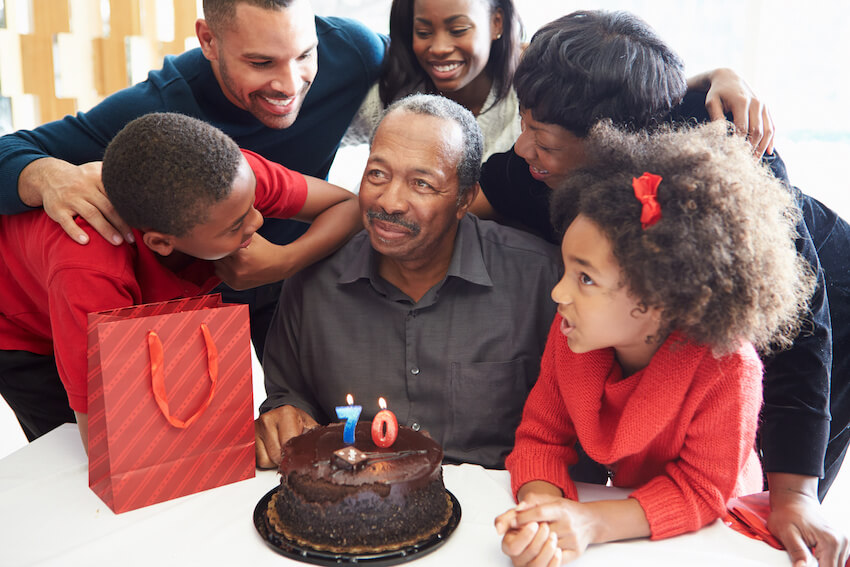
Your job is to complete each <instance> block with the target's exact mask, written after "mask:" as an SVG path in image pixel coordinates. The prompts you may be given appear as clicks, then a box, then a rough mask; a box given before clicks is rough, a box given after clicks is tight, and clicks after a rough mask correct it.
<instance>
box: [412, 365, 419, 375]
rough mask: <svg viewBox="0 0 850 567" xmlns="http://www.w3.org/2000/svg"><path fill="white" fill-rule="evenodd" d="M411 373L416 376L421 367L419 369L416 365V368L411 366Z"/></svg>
mask: <svg viewBox="0 0 850 567" xmlns="http://www.w3.org/2000/svg"><path fill="white" fill-rule="evenodd" d="M410 373H411V374H413V375H414V376H416V375H417V374H419V369H418V368H415V367H414V368H411V369H410Z"/></svg>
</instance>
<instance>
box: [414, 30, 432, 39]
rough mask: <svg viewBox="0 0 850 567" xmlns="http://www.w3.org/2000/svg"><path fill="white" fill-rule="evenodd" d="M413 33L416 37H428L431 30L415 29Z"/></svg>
mask: <svg viewBox="0 0 850 567" xmlns="http://www.w3.org/2000/svg"><path fill="white" fill-rule="evenodd" d="M413 33H415V34H416V37H418V38H419V39H426V38H427V37H428V36H430V35H431V32H429V31H428V30H415V31H414V32H413Z"/></svg>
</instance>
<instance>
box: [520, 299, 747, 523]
mask: <svg viewBox="0 0 850 567" xmlns="http://www.w3.org/2000/svg"><path fill="white" fill-rule="evenodd" d="M560 323H561V317H560V316H556V317H555V321H554V322H553V324H552V327H551V329H550V330H549V339H548V342H547V344H546V350H545V352H544V353H543V360H542V362H541V368H540V378H539V379H538V380H537V384H536V385H535V386H534V388H533V389H532V391H531V394H530V395H529V397H528V401H527V402H526V404H525V409H524V410H523V415H522V422H521V423H520V425H519V428H518V429H517V434H516V445H515V447H514V450H513V452H512V453H511V454H510V456H508V459H507V461H506V463H505V464H506V466H507V468H508V470H509V471H510V473H511V485H512V488H513V491H514V494H515V495H516V492H517V490H519V488H520V487H521V486H522V485H523V484H525V483H527V482H530V481H532V480H545V481H547V482H550V483H552V484H554V485H556V486H558V487H559V488H561V490H563V492H564V496H565V497H567V498H571V499H573V500H577V494H576V488H575V484H573V482H572V480H571V479H570V477H569V474H568V472H567V467H569V466H570V465H571V464H573V463H575V462H576V460H577V457H576V451H575V444H576V440H578V441H579V442H581V446H582V447H583V448H584V450H585V451H586V452H587V454H588V455H589V456H590V457H591V458H592V459H593V460H595V461H596V462H599V463H603V464H606V465H607V466H608V467H609V469H610V470H611V471H612V472H613V479H612V482H613V484H614V485H615V486H622V487H633V488H635V489H636V490H635V491H634V492H632V493H631V497H632V498H635V499H637V501H638V502H639V503H640V505H641V506H642V507H643V509H644V512H645V513H646V517H647V520H648V521H649V526H650V529H651V533H652V536H651V537H652V539H662V538H666V537H671V536H674V535H677V534H681V533H685V532H689V531H694V530H697V529H699V528H701V527H702V526H704V525H706V524H708V523H710V522H712V521H714V520H715V519H717V518H719V517H721V516H722V515H723V514H724V512H725V509H726V501H727V500H728V499H729V498H731V497H733V496H739V495H743V494H749V493H752V492H758V491H760V490H761V482H762V480H761V479H762V476H761V466H760V464H759V460H758V457H757V455H756V453H755V450H754V442H755V436H756V426H757V421H758V413H759V408H760V407H761V376H762V366H761V362H760V360H759V358H758V355H757V354H756V352H755V349H754V348H753V347H752V345H751V344H749V343H746V344H744V345H742V346H741V347H740V348H739V349H738V350H737V351H736V352H734V353H732V354H730V355H727V356H724V357H722V358H719V359H718V358H715V357H714V356H713V355H712V354H711V351H710V349H709V348H708V347H705V346H697V345H694V344H693V343H690V342H685V341H684V340H683V338H682V336H681V335H680V334H678V333H673V334H672V335H671V336H670V337H669V338H668V339H667V341H665V343H664V344H663V345H661V347H660V348H659V349H658V351H657V352H656V353H655V355H654V356H653V357H652V360H651V361H650V363H649V366H647V367H646V368H644V369H643V370H641V371H639V372H637V373H635V374H633V375H632V376H629V377H627V378H625V379H623V377H622V373H621V369H620V366H619V364H617V362H616V360H615V358H614V350H613V349H604V350H597V351H593V352H589V353H586V354H575V353H573V352H572V351H571V350H570V349H569V347H568V346H567V339H566V337H564V336H563V335H562V334H561V332H560V330H559V326H560Z"/></svg>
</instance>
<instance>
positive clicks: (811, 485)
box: [767, 473, 850, 567]
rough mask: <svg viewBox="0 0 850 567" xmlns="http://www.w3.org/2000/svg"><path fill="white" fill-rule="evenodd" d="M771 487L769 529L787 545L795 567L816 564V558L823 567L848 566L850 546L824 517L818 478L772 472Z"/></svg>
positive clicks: (843, 536)
mask: <svg viewBox="0 0 850 567" xmlns="http://www.w3.org/2000/svg"><path fill="white" fill-rule="evenodd" d="M768 484H769V486H770V516H769V517H768V519H767V528H768V529H769V530H770V533H772V534H773V535H774V536H776V539H778V540H779V541H780V542H782V545H784V546H785V549H786V550H787V551H788V555H790V557H791V562H792V564H793V566H794V567H806V566H808V565H814V564H815V561H813V560H812V559H813V558H814V560H816V562H817V563H816V564H817V565H819V566H820V567H844V565H845V564H846V563H847V560H848V557H850V544H848V540H847V536H846V535H845V534H842V533H840V532H838V531H837V530H835V529H833V528H832V527H831V526H829V525H828V524H827V522H826V520H825V519H824V518H823V516H822V515H821V511H820V502H818V498H817V478H814V477H803V476H800V475H793V474H787V473H768Z"/></svg>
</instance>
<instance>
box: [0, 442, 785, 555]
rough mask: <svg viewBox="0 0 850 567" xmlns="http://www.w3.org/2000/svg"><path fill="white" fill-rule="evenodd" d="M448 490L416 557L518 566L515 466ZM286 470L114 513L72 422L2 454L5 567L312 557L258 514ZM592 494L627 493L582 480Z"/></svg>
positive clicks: (465, 476) (454, 481)
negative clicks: (266, 533)
mask: <svg viewBox="0 0 850 567" xmlns="http://www.w3.org/2000/svg"><path fill="white" fill-rule="evenodd" d="M444 477H445V482H446V486H447V488H448V489H449V490H450V491H451V492H452V493H453V494H454V495H455V496H456V497H457V498H458V500H459V501H460V504H461V509H462V518H461V521H460V525H459V526H458V528H457V530H456V531H455V532H454V534H452V536H451V537H450V538H449V540H448V541H447V542H446V543H445V544H444V545H443V546H442V547H440V548H439V549H437V550H435V551H434V552H432V553H430V554H428V555H425V556H423V557H421V558H419V559H416V560H415V561H413V562H411V563H410V565H414V566H415V567H435V566H440V567H442V566H454V565H463V566H465V567H472V566H477V565H487V566H491V565H492V566H504V567H508V566H510V561H509V560H508V559H507V558H506V557H505V556H504V555H502V553H501V551H500V548H499V545H500V539H499V537H498V535H497V534H496V531H495V529H494V528H493V518H494V517H495V516H496V515H497V514H500V513H501V512H503V511H505V510H506V509H508V508H509V507H510V506H512V504H513V501H512V499H511V495H510V488H509V481H508V474H507V473H506V472H505V471H492V470H486V469H483V468H481V467H478V466H473V465H462V466H446V467H444ZM277 484H278V479H277V473H276V472H274V471H257V476H256V478H253V479H249V480H245V481H242V482H238V483H235V484H231V485H228V486H223V487H220V488H215V489H213V490H208V491H206V492H202V493H199V494H193V495H191V496H186V497H183V498H179V499H177V500H172V501H170V502H164V503H161V504H156V505H153V506H149V507H147V508H142V509H140V510H134V511H132V512H126V513H124V514H120V515H115V514H114V513H113V512H112V511H111V510H110V509H109V508H108V507H107V506H106V505H105V504H104V503H103V502H102V501H101V500H100V499H99V498H98V497H97V495H95V494H94V492H92V491H91V490H90V489H89V487H88V464H87V460H86V456H85V453H84V452H83V449H82V445H81V443H80V439H79V434H78V433H77V430H76V427H75V426H73V425H65V426H62V427H60V428H59V429H57V430H55V431H53V432H51V433H49V434H48V435H45V436H44V437H42V438H40V439H39V440H37V441H35V442H34V443H31V444H29V445H28V446H26V447H24V448H23V449H21V450H19V451H17V452H15V453H12V454H11V455H9V456H8V457H6V458H4V459H2V460H0V565H2V566H4V567H5V566H7V565H9V566H23V565H61V566H63V567H65V566H74V565H80V566H87V567H88V566H99V565H109V566H112V565H122V566H123V565H176V566H180V567H186V566H190V565H199V566H203V567H210V566H215V565H228V566H230V565H234V566H259V565H305V564H303V563H299V562H296V561H292V560H290V559H288V558H286V557H283V556H281V555H279V554H277V553H276V552H275V551H273V550H272V549H270V548H269V547H268V546H267V545H266V544H265V542H264V541H263V540H262V539H261V537H260V536H259V534H258V533H257V531H256V529H255V528H254V524H253V521H252V515H253V510H254V507H255V505H256V504H257V502H259V500H260V499H261V498H262V497H263V496H264V495H265V494H266V493H267V492H268V491H269V490H271V489H272V488H274V487H275V486H277ZM579 494H580V496H581V499H582V500H593V499H599V498H603V497H604V498H612V497H622V496H624V495H625V494H626V493H625V491H622V490H618V489H614V488H606V487H601V486H593V485H583V486H580V487H579ZM788 564H789V561H788V559H787V556H786V554H785V552H784V551H777V550H775V549H772V548H770V547H769V546H768V545H767V544H764V543H761V542H758V541H754V540H751V539H749V538H747V537H745V536H743V535H740V534H738V533H736V532H734V531H732V530H731V529H729V528H727V527H726V526H724V525H723V524H722V523H721V522H720V521H718V522H715V523H714V524H712V525H711V526H708V527H706V528H704V529H703V530H701V531H699V532H697V533H694V534H688V535H685V536H681V537H677V538H672V539H669V540H666V541H660V542H650V541H647V540H638V541H631V542H622V543H615V544H607V545H600V546H591V548H590V549H589V550H588V551H587V553H586V554H585V555H584V556H583V557H581V558H580V559H579V560H578V561H576V562H575V563H573V565H578V566H596V565H599V566H605V567H609V566H619V565H622V566H626V565H628V566H629V567H632V566H635V565H647V566H650V565H651V566H652V567H658V566H659V565H676V566H689V567H690V566H693V565H706V566H712V567H716V566H717V565H736V566H738V565H745V566H757V565H788Z"/></svg>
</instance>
